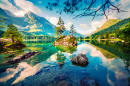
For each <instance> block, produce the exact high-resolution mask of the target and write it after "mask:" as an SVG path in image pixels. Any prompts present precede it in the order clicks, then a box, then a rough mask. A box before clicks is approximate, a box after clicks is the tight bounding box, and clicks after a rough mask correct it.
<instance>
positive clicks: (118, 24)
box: [91, 17, 130, 36]
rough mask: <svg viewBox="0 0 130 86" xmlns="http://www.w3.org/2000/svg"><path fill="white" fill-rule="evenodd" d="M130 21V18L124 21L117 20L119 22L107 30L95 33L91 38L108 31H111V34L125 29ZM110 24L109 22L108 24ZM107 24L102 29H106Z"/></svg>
mask: <svg viewBox="0 0 130 86" xmlns="http://www.w3.org/2000/svg"><path fill="white" fill-rule="evenodd" d="M129 20H130V17H129V18H126V19H123V20H120V21H119V20H117V21H118V22H117V23H115V24H113V25H111V26H109V27H107V28H104V29H103V30H100V31H98V32H95V33H93V34H92V35H91V36H96V35H100V34H102V33H107V31H109V32H110V33H112V32H114V31H115V30H116V29H120V28H122V27H124V26H125V25H126V24H127V23H129ZM106 23H108V22H106ZM106 23H105V24H104V25H103V26H102V27H105V25H106Z"/></svg>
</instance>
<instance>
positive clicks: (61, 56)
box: [57, 52, 66, 68]
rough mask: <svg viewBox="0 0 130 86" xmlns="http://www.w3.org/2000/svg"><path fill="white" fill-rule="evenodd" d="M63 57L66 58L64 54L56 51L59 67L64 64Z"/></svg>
mask: <svg viewBox="0 0 130 86" xmlns="http://www.w3.org/2000/svg"><path fill="white" fill-rule="evenodd" d="M65 59H66V56H64V54H62V53H61V52H58V53H57V61H58V64H59V66H60V68H62V67H63V66H64V62H65Z"/></svg>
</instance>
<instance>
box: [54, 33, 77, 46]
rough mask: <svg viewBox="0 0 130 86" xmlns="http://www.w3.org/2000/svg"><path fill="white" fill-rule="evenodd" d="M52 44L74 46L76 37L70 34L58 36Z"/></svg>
mask: <svg viewBox="0 0 130 86" xmlns="http://www.w3.org/2000/svg"><path fill="white" fill-rule="evenodd" d="M53 45H55V46H59V45H64V46H75V45H77V39H76V37H74V36H73V35H72V34H71V35H68V36H60V37H59V38H57V39H56V41H55V42H54V43H53Z"/></svg>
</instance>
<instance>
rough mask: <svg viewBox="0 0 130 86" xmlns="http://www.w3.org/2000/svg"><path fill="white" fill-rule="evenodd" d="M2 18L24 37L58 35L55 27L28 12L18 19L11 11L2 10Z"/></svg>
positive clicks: (0, 16) (0, 12) (0, 11)
mask: <svg viewBox="0 0 130 86" xmlns="http://www.w3.org/2000/svg"><path fill="white" fill-rule="evenodd" d="M0 18H1V19H3V20H6V22H5V25H8V24H10V23H13V24H14V25H15V26H16V27H17V28H18V29H19V31H20V32H21V33H22V34H23V35H49V36H55V35H56V34H55V33H56V31H55V28H56V26H55V25H53V24H51V23H50V22H49V21H48V20H47V19H45V18H44V17H40V16H38V15H36V14H34V13H33V12H31V11H28V12H27V13H26V14H25V15H24V16H23V17H17V16H15V15H14V14H13V13H11V12H10V11H8V10H4V9H1V8H0ZM68 34H70V33H68V31H66V32H65V35H68ZM75 36H77V37H79V36H82V35H81V34H79V33H76V34H75Z"/></svg>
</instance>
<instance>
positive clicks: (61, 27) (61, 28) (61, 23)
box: [56, 17, 66, 36]
mask: <svg viewBox="0 0 130 86" xmlns="http://www.w3.org/2000/svg"><path fill="white" fill-rule="evenodd" d="M57 25H58V27H56V34H57V35H59V33H60V36H61V34H62V33H63V32H64V31H65V29H66V28H65V26H64V21H63V20H62V19H61V17H60V18H59V21H58V23H57Z"/></svg>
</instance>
